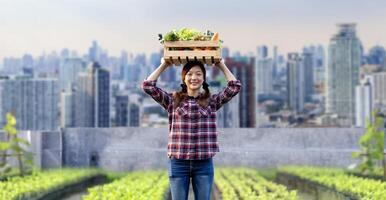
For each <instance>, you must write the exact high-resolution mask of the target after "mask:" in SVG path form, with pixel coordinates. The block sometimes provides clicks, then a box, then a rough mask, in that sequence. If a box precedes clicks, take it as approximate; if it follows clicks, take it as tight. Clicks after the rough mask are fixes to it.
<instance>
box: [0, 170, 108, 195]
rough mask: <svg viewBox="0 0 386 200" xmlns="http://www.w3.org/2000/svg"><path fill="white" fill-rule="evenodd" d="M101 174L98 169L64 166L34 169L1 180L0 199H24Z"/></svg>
mask: <svg viewBox="0 0 386 200" xmlns="http://www.w3.org/2000/svg"><path fill="white" fill-rule="evenodd" d="M98 174H101V172H100V170H98V169H82V168H79V169H75V168H72V169H71V168H62V169H51V170H46V171H33V173H32V174H31V175H27V176H23V177H21V176H15V177H11V178H9V179H7V180H6V181H0V199H7V200H23V199H36V197H39V196H42V195H44V194H47V193H50V192H52V191H55V190H58V189H62V188H64V187H66V186H68V185H71V184H73V183H78V182H81V181H83V180H85V179H87V178H90V177H93V176H96V175H98Z"/></svg>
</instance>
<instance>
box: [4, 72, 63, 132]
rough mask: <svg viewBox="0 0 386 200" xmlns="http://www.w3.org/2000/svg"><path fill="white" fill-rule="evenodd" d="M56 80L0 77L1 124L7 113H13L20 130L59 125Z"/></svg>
mask: <svg viewBox="0 0 386 200" xmlns="http://www.w3.org/2000/svg"><path fill="white" fill-rule="evenodd" d="M58 103H59V88H58V80H57V79H46V78H44V79H42V78H39V79H32V78H31V77H13V78H9V77H3V78H2V79H0V126H1V127H3V126H4V125H5V123H6V119H5V116H6V113H8V112H11V113H13V114H14V115H15V117H16V120H17V123H16V128H17V129H19V130H56V129H58V127H59V110H58Z"/></svg>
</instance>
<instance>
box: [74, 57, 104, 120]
mask: <svg viewBox="0 0 386 200" xmlns="http://www.w3.org/2000/svg"><path fill="white" fill-rule="evenodd" d="M74 95H75V98H74V101H75V103H74V109H75V127H109V126H110V73H109V71H108V70H106V69H103V68H102V67H101V66H100V65H99V64H98V63H96V62H93V63H91V64H90V65H89V66H88V67H87V72H85V73H80V74H78V77H77V81H76V87H75V91H74Z"/></svg>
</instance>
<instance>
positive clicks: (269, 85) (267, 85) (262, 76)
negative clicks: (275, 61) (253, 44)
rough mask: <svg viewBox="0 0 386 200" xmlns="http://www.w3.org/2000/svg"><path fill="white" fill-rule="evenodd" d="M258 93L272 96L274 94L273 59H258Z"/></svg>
mask: <svg viewBox="0 0 386 200" xmlns="http://www.w3.org/2000/svg"><path fill="white" fill-rule="evenodd" d="M255 66H256V77H255V78H256V80H255V82H256V89H257V91H256V93H257V95H260V94H271V93H273V75H272V74H273V72H272V71H273V65H272V59H271V58H258V59H256V65H255Z"/></svg>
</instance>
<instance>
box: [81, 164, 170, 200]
mask: <svg viewBox="0 0 386 200" xmlns="http://www.w3.org/2000/svg"><path fill="white" fill-rule="evenodd" d="M168 186H169V181H168V179H167V174H166V173H165V172H164V171H158V170H151V171H135V172H130V173H128V174H126V176H124V177H122V178H120V179H116V180H115V181H113V182H112V183H109V184H105V185H100V186H96V187H93V188H90V189H88V194H87V195H86V196H84V197H83V199H84V200H119V199H137V200H145V199H146V200H147V199H154V200H157V199H159V200H161V199H165V198H164V195H165V193H166V192H167V189H168Z"/></svg>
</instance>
